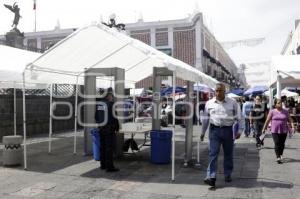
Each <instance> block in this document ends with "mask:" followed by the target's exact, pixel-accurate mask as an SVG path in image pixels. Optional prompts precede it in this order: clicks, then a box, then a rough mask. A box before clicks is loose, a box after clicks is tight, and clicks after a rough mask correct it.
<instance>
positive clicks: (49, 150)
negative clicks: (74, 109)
mask: <svg viewBox="0 0 300 199" xmlns="http://www.w3.org/2000/svg"><path fill="white" fill-rule="evenodd" d="M52 95H53V84H51V85H50V103H49V104H50V106H49V140H48V153H51V144H52V143H51V142H52Z"/></svg>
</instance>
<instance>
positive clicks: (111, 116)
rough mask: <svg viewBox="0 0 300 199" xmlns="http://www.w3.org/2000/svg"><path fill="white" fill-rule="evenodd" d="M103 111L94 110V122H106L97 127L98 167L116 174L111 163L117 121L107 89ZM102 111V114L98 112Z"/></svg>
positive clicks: (117, 127) (116, 169) (111, 94)
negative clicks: (98, 138)
mask: <svg viewBox="0 0 300 199" xmlns="http://www.w3.org/2000/svg"><path fill="white" fill-rule="evenodd" d="M102 105H104V108H103V109H99V107H97V109H96V121H97V122H98V123H101V122H99V121H101V120H103V118H104V117H107V120H105V119H104V120H103V121H104V122H103V124H101V125H99V132H100V166H101V169H103V170H104V169H105V170H106V172H116V171H119V169H118V168H116V167H115V166H114V163H113V153H114V149H115V143H116V132H118V131H119V121H118V119H117V118H116V115H117V114H116V112H115V110H114V107H113V105H114V101H113V92H112V89H111V88H109V89H108V90H107V93H106V96H105V99H104V103H102ZM100 110H102V112H101V111H100Z"/></svg>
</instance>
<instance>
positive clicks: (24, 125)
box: [23, 71, 27, 170]
mask: <svg viewBox="0 0 300 199" xmlns="http://www.w3.org/2000/svg"><path fill="white" fill-rule="evenodd" d="M25 105H26V103H25V71H24V72H23V147H24V169H25V170H27V146H26V134H27V133H26V107H25Z"/></svg>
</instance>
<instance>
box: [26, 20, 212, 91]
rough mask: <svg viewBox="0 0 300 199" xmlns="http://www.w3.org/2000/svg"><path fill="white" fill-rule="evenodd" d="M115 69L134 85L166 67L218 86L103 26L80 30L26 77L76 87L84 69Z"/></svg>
mask: <svg viewBox="0 0 300 199" xmlns="http://www.w3.org/2000/svg"><path fill="white" fill-rule="evenodd" d="M115 67H118V68H123V69H124V70H125V81H126V82H132V83H134V82H137V81H140V80H142V79H144V78H146V77H148V76H150V75H152V72H153V67H166V68H167V69H169V70H171V71H176V76H177V77H180V78H182V79H184V80H190V81H194V82H198V81H199V82H202V83H205V84H207V85H209V86H211V87H214V86H215V84H216V83H217V80H215V79H213V78H212V77H210V76H208V75H206V74H204V73H202V72H200V71H199V70H197V69H196V68H194V67H192V66H190V65H188V64H186V63H184V62H182V61H179V60H177V59H175V58H172V57H170V56H168V55H166V54H164V53H163V52H160V51H158V50H156V49H154V48H152V47H150V46H148V45H146V44H144V43H142V42H141V41H138V40H136V39H133V38H131V37H129V36H126V35H125V34H122V33H120V32H118V31H117V30H116V29H113V28H108V27H106V26H104V25H102V24H97V25H90V26H87V27H84V28H82V29H79V30H77V31H76V32H74V33H73V34H71V35H69V36H68V37H67V38H65V39H63V40H62V41H60V42H58V43H57V44H56V45H55V46H54V47H53V48H51V49H50V50H48V51H47V52H45V53H44V54H43V55H42V56H40V57H39V58H38V59H36V60H35V61H34V62H32V63H30V64H28V66H27V67H26V69H27V70H26V77H25V78H26V81H27V79H28V80H35V81H47V82H48V83H69V84H75V83H76V76H80V77H82V76H83V73H84V71H85V70H88V69H91V68H115ZM51 74H55V75H51ZM66 75H67V76H68V77H66ZM79 83H83V78H79Z"/></svg>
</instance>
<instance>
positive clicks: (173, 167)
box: [172, 72, 176, 181]
mask: <svg viewBox="0 0 300 199" xmlns="http://www.w3.org/2000/svg"><path fill="white" fill-rule="evenodd" d="M172 80H173V92H172V94H173V95H172V96H173V97H172V99H173V106H172V115H173V117H172V119H173V121H172V123H173V136H172V181H175V87H176V76H175V72H173V76H172Z"/></svg>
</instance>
